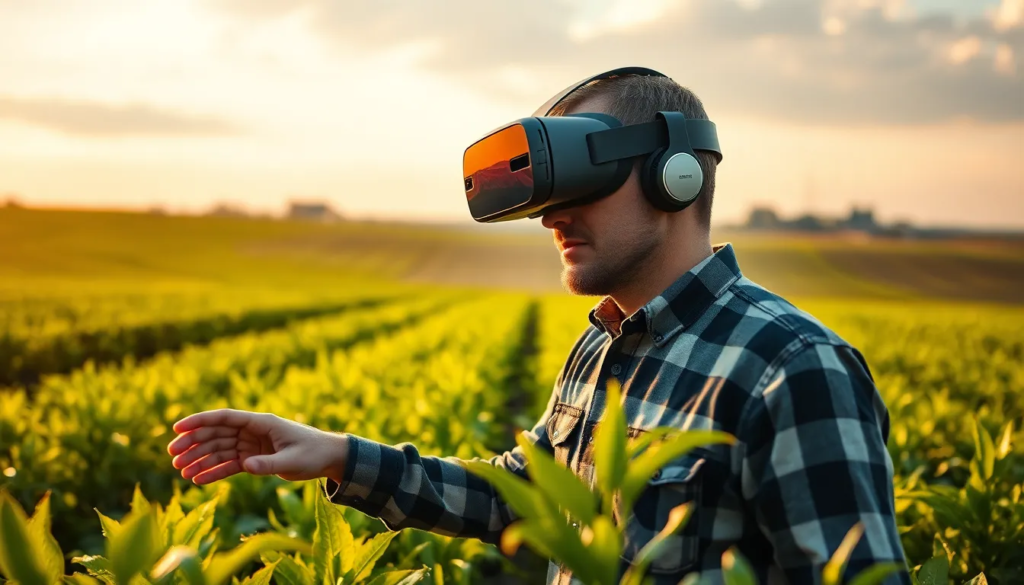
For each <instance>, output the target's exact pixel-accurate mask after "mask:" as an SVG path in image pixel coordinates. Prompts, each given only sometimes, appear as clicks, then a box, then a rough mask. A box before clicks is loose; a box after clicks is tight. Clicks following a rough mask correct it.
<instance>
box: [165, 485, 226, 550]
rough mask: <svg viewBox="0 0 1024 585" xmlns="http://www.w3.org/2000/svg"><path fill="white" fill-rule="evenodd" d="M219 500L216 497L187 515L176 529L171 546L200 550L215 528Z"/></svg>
mask: <svg viewBox="0 0 1024 585" xmlns="http://www.w3.org/2000/svg"><path fill="white" fill-rule="evenodd" d="M219 499H220V498H219V496H214V498H213V499H212V500H210V501H208V502H204V503H203V504H202V505H200V506H197V507H196V508H195V509H194V510H192V511H191V512H189V513H188V514H186V515H185V517H184V518H182V520H181V521H180V522H178V524H177V525H176V526H175V527H174V537H173V539H172V541H171V544H185V545H188V546H191V547H193V548H199V543H200V542H201V541H202V540H203V538H204V537H206V535H207V534H209V532H210V530H211V529H212V528H213V521H214V517H215V513H216V511H217V502H218V500H219Z"/></svg>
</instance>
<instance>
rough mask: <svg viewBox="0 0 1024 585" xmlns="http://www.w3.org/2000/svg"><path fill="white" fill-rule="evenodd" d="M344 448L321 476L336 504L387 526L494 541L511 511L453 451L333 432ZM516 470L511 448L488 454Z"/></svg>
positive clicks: (518, 467)
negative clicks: (444, 453)
mask: <svg viewBox="0 0 1024 585" xmlns="http://www.w3.org/2000/svg"><path fill="white" fill-rule="evenodd" d="M338 436H339V449H342V450H344V452H343V453H342V452H341V451H339V455H338V456H337V458H336V459H335V460H334V462H333V463H332V464H331V465H330V466H329V471H328V473H327V475H326V479H325V481H324V490H325V494H326V495H327V497H328V498H329V499H330V500H331V501H332V502H334V503H336V504H341V505H344V506H349V507H351V508H355V509H357V510H359V511H361V512H363V513H364V514H367V515H370V516H373V517H377V518H380V519H381V520H382V521H383V522H384V523H385V524H386V525H387V526H388V527H389V528H391V529H392V530H401V529H404V528H419V529H421V530H428V531H431V532H436V533H439V534H445V535H448V536H460V537H474V538H479V539H480V540H483V541H484V542H491V543H497V542H498V539H499V537H500V535H501V531H502V529H504V527H505V526H507V525H508V524H509V523H510V522H511V521H512V516H511V514H512V512H511V510H509V508H508V506H507V505H506V504H505V503H504V502H503V501H502V500H501V499H500V496H499V495H498V493H497V492H496V491H495V490H494V488H493V487H492V486H491V485H490V484H489V483H487V482H486V481H484V480H483V479H481V478H480V477H477V476H475V475H473V474H471V473H469V472H467V471H466V470H465V468H463V467H462V465H460V464H459V462H460V460H459V459H456V458H454V457H445V458H440V457H424V456H421V455H420V453H419V451H418V449H417V448H416V447H415V446H414V445H412V444H410V443H402V444H399V445H396V446H389V445H385V444H383V443H378V442H376V441H371V440H368V439H365V438H362V437H358V436H356V435H338ZM489 462H490V463H492V464H493V465H496V466H499V467H504V468H506V469H509V470H510V471H514V472H515V471H521V470H522V460H521V455H520V454H519V453H518V449H517V450H516V451H512V452H508V453H505V454H503V455H498V456H495V457H493V458H492V459H490V460H489Z"/></svg>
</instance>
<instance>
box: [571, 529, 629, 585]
mask: <svg viewBox="0 0 1024 585" xmlns="http://www.w3.org/2000/svg"><path fill="white" fill-rule="evenodd" d="M581 536H582V537H581V541H582V542H583V546H585V547H587V551H588V552H590V553H591V554H592V555H593V556H594V559H595V560H596V561H597V562H598V563H599V567H598V569H599V570H600V574H601V575H617V574H618V571H619V557H620V556H622V535H621V534H620V533H619V531H618V528H616V526H615V524H614V523H613V522H612V519H611V518H610V517H608V516H597V517H595V518H594V520H593V523H592V524H591V525H590V526H587V527H585V528H584V530H583V533H582V535H581ZM608 583H609V585H611V581H608Z"/></svg>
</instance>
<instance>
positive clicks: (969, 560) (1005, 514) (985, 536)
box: [897, 418, 1024, 585]
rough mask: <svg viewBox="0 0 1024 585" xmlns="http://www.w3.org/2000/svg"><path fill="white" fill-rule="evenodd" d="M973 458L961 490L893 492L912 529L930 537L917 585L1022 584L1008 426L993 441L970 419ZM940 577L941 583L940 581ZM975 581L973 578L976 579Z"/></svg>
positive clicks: (1019, 513)
mask: <svg viewBox="0 0 1024 585" xmlns="http://www.w3.org/2000/svg"><path fill="white" fill-rule="evenodd" d="M972 434H973V439H974V446H975V453H974V457H973V458H972V459H971V460H970V463H969V465H968V468H969V469H970V476H969V478H968V481H967V483H966V485H964V486H963V487H959V488H958V487H956V486H951V485H938V484H937V485H920V486H918V485H917V483H916V482H915V481H912V482H910V483H909V487H906V488H904V489H901V490H898V491H897V498H899V499H901V500H904V501H905V503H904V505H905V506H906V505H909V506H912V507H913V508H914V510H915V512H916V513H917V514H918V515H919V518H918V521H917V523H916V527H917V528H918V529H919V530H922V531H925V532H928V533H930V534H932V535H933V538H934V542H933V554H934V556H933V557H932V558H931V559H929V560H928V561H925V562H924V563H922V565H921V568H920V572H919V575H923V577H920V582H921V584H922V585H927V584H928V583H945V582H946V580H947V579H948V578H949V576H950V574H951V573H952V576H953V577H955V578H958V579H963V578H965V577H966V575H972V574H973V575H978V574H981V575H982V578H985V577H984V575H985V574H986V573H987V574H988V575H990V576H991V577H992V578H993V580H994V582H995V583H1000V584H1002V583H1019V582H1020V581H1021V579H1024V500H1022V499H1021V489H1022V485H1021V484H1013V483H1012V482H1010V481H1007V480H1006V478H1009V477H1011V473H1012V469H1011V466H1012V465H1014V464H1015V461H1014V458H1013V457H1012V453H1013V445H1012V437H1013V423H1012V422H1008V423H1007V424H1006V425H1004V426H1003V428H1002V429H1001V432H1000V433H999V439H998V440H997V441H993V440H992V436H991V435H990V434H989V433H988V431H987V430H986V429H985V427H984V425H982V424H981V422H980V421H979V420H978V419H977V418H975V420H974V428H973V433H972ZM940 577H941V578H940ZM976 578H977V577H976Z"/></svg>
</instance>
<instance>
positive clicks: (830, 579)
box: [821, 522, 864, 585]
mask: <svg viewBox="0 0 1024 585" xmlns="http://www.w3.org/2000/svg"><path fill="white" fill-rule="evenodd" d="M863 535H864V523H863V522H857V523H856V524H854V525H853V527H852V528H850V530H848V531H847V532H846V536H845V537H843V541H842V542H840V543H839V547H838V548H836V551H835V552H834V553H832V558H830V559H829V560H828V562H827V563H825V568H823V569H822V570H821V582H822V585H840V583H842V579H843V571H845V570H846V564H847V563H848V562H849V560H850V555H851V554H853V549H854V548H855V547H856V546H857V541H859V540H860V537H861V536H863Z"/></svg>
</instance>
